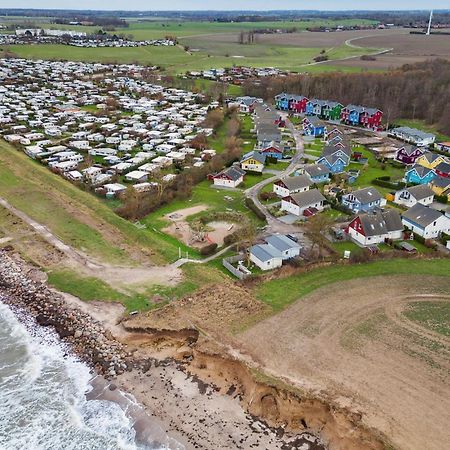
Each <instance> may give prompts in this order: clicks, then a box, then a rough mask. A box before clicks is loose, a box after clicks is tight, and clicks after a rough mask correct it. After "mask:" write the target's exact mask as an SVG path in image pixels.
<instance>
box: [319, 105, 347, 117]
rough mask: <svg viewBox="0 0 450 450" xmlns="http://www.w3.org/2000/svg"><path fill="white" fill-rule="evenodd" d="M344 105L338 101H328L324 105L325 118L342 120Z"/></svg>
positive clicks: (323, 113)
mask: <svg viewBox="0 0 450 450" xmlns="http://www.w3.org/2000/svg"><path fill="white" fill-rule="evenodd" d="M343 107H344V106H343V105H341V104H340V103H338V102H331V101H329V102H326V104H325V105H324V106H323V107H322V118H323V119H325V120H341V110H342V108H343Z"/></svg>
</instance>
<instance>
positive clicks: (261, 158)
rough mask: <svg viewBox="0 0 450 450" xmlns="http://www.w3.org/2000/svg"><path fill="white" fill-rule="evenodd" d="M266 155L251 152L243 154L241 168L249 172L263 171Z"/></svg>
mask: <svg viewBox="0 0 450 450" xmlns="http://www.w3.org/2000/svg"><path fill="white" fill-rule="evenodd" d="M265 162H266V155H263V154H262V153H260V152H257V151H253V152H250V153H247V154H245V155H244V156H243V157H242V159H241V168H242V169H244V170H246V171H249V172H259V173H261V172H262V171H263V170H264V164H265Z"/></svg>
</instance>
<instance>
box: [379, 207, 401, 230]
mask: <svg viewBox="0 0 450 450" xmlns="http://www.w3.org/2000/svg"><path fill="white" fill-rule="evenodd" d="M381 214H382V216H383V219H384V221H385V223H386V228H387V230H388V231H398V230H403V224H402V218H401V216H400V213H399V212H398V211H396V210H395V209H387V210H386V211H382V213H381Z"/></svg>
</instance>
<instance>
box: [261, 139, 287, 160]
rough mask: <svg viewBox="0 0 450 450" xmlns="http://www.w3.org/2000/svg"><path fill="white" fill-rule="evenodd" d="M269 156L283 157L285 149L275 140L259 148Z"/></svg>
mask: <svg viewBox="0 0 450 450" xmlns="http://www.w3.org/2000/svg"><path fill="white" fill-rule="evenodd" d="M259 151H260V153H261V154H263V155H264V156H266V157H267V158H274V159H283V149H282V148H281V146H280V145H279V144H277V143H275V142H273V143H271V144H270V145H268V146H267V147H264V148H262V149H260V150H259Z"/></svg>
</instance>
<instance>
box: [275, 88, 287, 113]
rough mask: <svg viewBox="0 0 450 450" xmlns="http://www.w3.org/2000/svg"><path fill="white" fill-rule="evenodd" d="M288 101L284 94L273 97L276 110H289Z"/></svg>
mask: <svg viewBox="0 0 450 450" xmlns="http://www.w3.org/2000/svg"><path fill="white" fill-rule="evenodd" d="M289 99H290V95H289V94H285V93H284V92H283V93H281V94H278V95H276V96H275V106H276V108H277V109H281V110H282V111H288V110H289Z"/></svg>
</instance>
